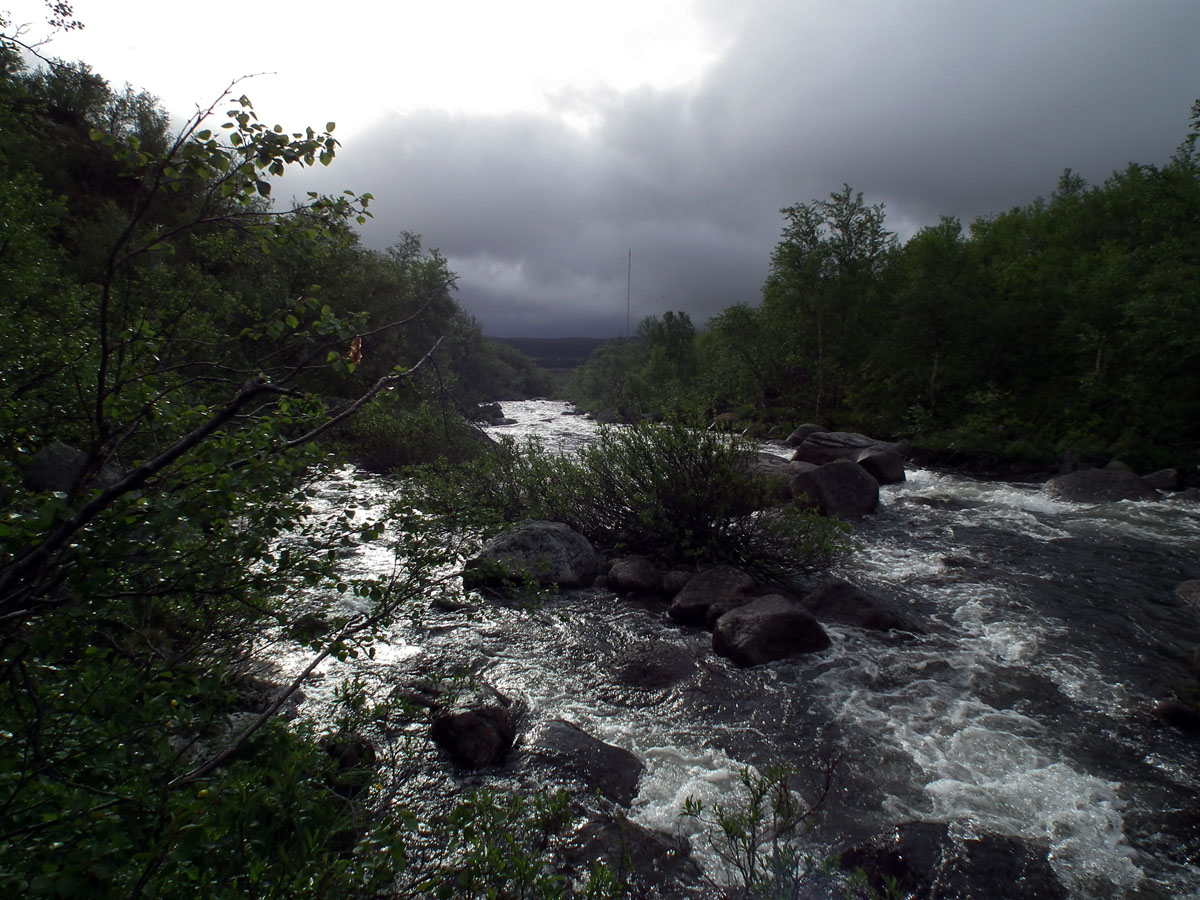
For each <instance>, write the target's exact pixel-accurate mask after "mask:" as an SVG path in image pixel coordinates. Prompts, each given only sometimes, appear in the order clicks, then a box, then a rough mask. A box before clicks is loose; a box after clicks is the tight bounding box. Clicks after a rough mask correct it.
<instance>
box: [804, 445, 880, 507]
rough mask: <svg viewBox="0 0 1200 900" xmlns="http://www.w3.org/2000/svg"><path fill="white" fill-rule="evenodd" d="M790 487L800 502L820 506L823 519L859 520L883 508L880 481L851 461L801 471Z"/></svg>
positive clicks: (839, 461) (840, 461)
mask: <svg viewBox="0 0 1200 900" xmlns="http://www.w3.org/2000/svg"><path fill="white" fill-rule="evenodd" d="M789 486H790V488H791V491H792V496H793V497H795V498H796V500H797V502H799V503H802V504H803V505H811V506H814V507H816V508H817V509H819V510H820V511H821V515H823V516H837V517H838V518H839V519H857V518H861V517H862V516H865V515H867V514H868V513H872V512H874V511H875V509H876V507H878V506H879V482H878V481H876V480H875V479H874V478H873V477H871V474H870V473H869V472H868V471H867V470H866V469H864V468H863V467H862V466H860V465H859V464H858V463H856V462H854V461H852V460H848V459H844V460H838V461H836V462H831V463H827V464H825V465H822V466H818V467H816V468H814V469H810V470H808V471H806V472H799V473H797V474H796V475H794V476H792V479H791V481H790V482H789ZM802 498H804V499H802Z"/></svg>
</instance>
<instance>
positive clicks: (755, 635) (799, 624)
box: [713, 594, 831, 667]
mask: <svg viewBox="0 0 1200 900" xmlns="http://www.w3.org/2000/svg"><path fill="white" fill-rule="evenodd" d="M830 643H831V642H830V640H829V635H828V634H826V633H825V629H823V628H822V627H821V624H820V623H819V622H818V621H817V620H816V619H814V618H813V617H812V615H810V614H809V613H808V612H807V611H806V610H805V609H804V608H803V607H802V606H801V605H800V604H799V603H797V602H796V601H794V600H792V599H790V598H788V597H784V596H782V595H779V594H769V595H767V596H766V597H759V598H758V599H756V600H752V601H751V602H749V603H747V604H746V605H745V606H739V607H738V608H737V609H733V610H730V611H729V612H727V613H725V615H723V616H721V618H719V619H718V620H717V622H716V625H715V626H714V627H713V652H714V653H716V654H717V655H718V656H727V657H729V658H730V659H731V660H733V661H734V662H735V663H736V664H737V665H739V666H743V667H747V666H760V665H762V664H763V663H768V662H773V661H774V660H777V659H786V658H787V657H789V656H798V655H800V654H802V653H814V652H816V651H818V650H825V649H828V647H829V645H830Z"/></svg>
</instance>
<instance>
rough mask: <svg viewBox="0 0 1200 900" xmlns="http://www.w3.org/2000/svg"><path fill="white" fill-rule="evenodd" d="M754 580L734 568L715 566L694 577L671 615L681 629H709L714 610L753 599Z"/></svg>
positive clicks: (672, 607) (670, 612) (672, 605)
mask: <svg viewBox="0 0 1200 900" xmlns="http://www.w3.org/2000/svg"><path fill="white" fill-rule="evenodd" d="M754 587H755V584H754V579H753V578H752V577H751V576H749V575H747V574H746V573H745V572H743V571H741V570H740V569H735V568H734V567H733V566H724V565H722V566H713V567H712V568H711V569H705V570H704V571H703V572H699V573H697V574H696V575H695V576H694V577H692V578H691V579H690V580H689V581H688V582H687V584H686V585H684V587H683V589H682V590H681V591H680V592H679V593H678V594H676V595H675V599H674V600H672V601H671V606H670V608H669V609H668V610H667V614H668V615H669V616H670V617H671V618H672V619H674V620H675V621H676V622H678V623H679V624H680V625H707V624H708V614H709V609H710V607H713V606H715V605H719V604H725V605H726V607H727V608H728V607H730V606H734V605H737V604H738V603H740V602H743V601H745V600H747V599H748V598H750V597H751V596H752V594H753V591H754Z"/></svg>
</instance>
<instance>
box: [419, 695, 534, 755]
mask: <svg viewBox="0 0 1200 900" xmlns="http://www.w3.org/2000/svg"><path fill="white" fill-rule="evenodd" d="M516 734H517V730H516V726H514V725H513V721H512V717H511V716H510V715H509V714H508V710H506V709H504V708H503V707H499V706H485V707H482V708H480V709H471V710H466V711H464V712H456V713H444V714H443V715H440V716H438V717H437V718H435V719H434V720H433V724H432V725H431V726H430V729H429V736H430V737H431V738H432V739H433V742H434V743H435V744H437V745H438V746H439V747H441V748H442V749H443V750H445V751H446V752H447V753H449V754H450V757H451V758H452V759H453V760H454V761H455V762H456V763H458V764H459V765H460V766H462V767H463V768H465V769H481V768H483V767H484V766H491V765H498V764H500V763H502V762H504V760H505V759H506V758H507V757H508V751H509V750H510V749H512V745H513V740H514V739H515V738H516Z"/></svg>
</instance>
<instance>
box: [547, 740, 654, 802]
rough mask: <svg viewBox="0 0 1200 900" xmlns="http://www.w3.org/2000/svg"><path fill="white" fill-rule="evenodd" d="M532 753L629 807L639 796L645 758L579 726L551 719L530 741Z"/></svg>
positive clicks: (575, 779)
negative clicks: (606, 741)
mask: <svg viewBox="0 0 1200 900" xmlns="http://www.w3.org/2000/svg"><path fill="white" fill-rule="evenodd" d="M528 746H529V749H528V750H527V753H528V754H529V756H530V757H531V758H532V759H533V760H535V761H537V762H540V763H542V764H543V765H548V766H550V767H551V768H552V769H554V770H556V771H557V772H560V773H562V774H563V775H566V776H568V777H570V778H571V779H572V780H574V781H577V782H579V783H580V784H582V785H583V786H584V787H586V788H587V789H588V790H591V791H599V792H600V793H601V794H602V795H604V796H605V797H607V798H608V799H609V800H612V801H613V802H615V803H620V804H622V805H624V806H628V805H629V804H630V803H632V802H633V798H634V797H635V796H636V795H637V784H638V779H639V778H641V775H642V769H643V768H644V766H643V765H642V761H641V760H639V759H638V758H637V757H636V756H634V755H633V754H632V753H630V752H629V751H628V750H623V749H621V748H620V747H614V746H613V745H612V744H606V743H604V741H601V740H599V739H597V738H594V737H592V736H591V735H590V734H588V733H587V732H586V731H584V730H583V729H582V728H580V727H578V726H577V725H572V724H571V723H570V722H566V721H563V720H562V719H552V720H551V721H549V722H547V723H546V724H545V725H543V726H542V727H541V728H539V729H538V730H537V731H536V732H535V733H534V734H533V736H532V737H531V738H530V740H529V745H528Z"/></svg>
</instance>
